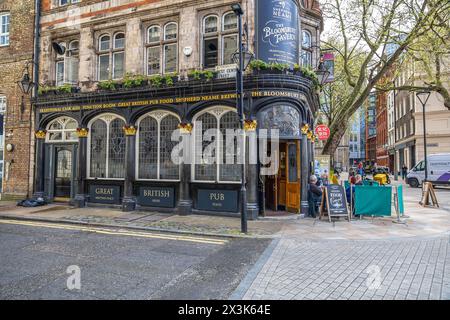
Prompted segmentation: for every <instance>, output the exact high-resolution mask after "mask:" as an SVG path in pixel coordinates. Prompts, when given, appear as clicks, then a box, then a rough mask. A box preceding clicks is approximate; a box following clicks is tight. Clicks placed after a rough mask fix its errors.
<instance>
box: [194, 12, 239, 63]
mask: <svg viewBox="0 0 450 320" xmlns="http://www.w3.org/2000/svg"><path fill="white" fill-rule="evenodd" d="M237 27H238V26H237V17H236V15H235V14H234V13H233V12H228V13H225V14H224V15H223V16H222V20H221V21H220V20H219V17H218V16H216V15H209V16H206V17H205V18H204V19H203V26H202V33H203V66H204V68H214V67H215V66H217V65H219V64H231V63H233V61H232V55H233V53H235V52H236V50H237V47H238V35H237Z"/></svg>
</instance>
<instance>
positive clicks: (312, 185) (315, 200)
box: [308, 175, 322, 217]
mask: <svg viewBox="0 0 450 320" xmlns="http://www.w3.org/2000/svg"><path fill="white" fill-rule="evenodd" d="M308 198H309V201H310V203H312V204H313V208H312V209H313V210H310V215H311V216H312V217H315V216H316V212H317V208H318V207H319V205H320V202H321V201H322V188H321V187H319V186H317V177H316V176H315V175H312V176H311V177H310V178H309V186H308ZM310 209H311V208H310Z"/></svg>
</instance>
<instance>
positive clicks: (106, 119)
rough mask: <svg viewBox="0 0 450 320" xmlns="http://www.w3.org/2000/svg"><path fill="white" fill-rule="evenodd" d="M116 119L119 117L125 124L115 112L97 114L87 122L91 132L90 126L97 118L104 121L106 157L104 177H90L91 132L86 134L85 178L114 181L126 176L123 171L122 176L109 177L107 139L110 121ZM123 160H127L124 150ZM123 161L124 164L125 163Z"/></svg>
mask: <svg viewBox="0 0 450 320" xmlns="http://www.w3.org/2000/svg"><path fill="white" fill-rule="evenodd" d="M116 119H121V120H122V121H123V122H124V123H125V125H126V123H127V122H126V120H125V118H124V117H122V116H120V115H118V114H115V113H102V114H99V115H97V116H96V117H94V118H92V119H91V120H89V122H88V126H87V127H88V129H89V132H91V127H92V124H93V123H94V122H95V121H97V120H101V121H103V122H105V123H106V159H105V162H106V163H105V176H106V177H105V178H100V177H92V176H91V143H92V134H91V133H89V135H88V141H87V150H86V151H87V152H86V158H87V159H86V162H87V168H86V177H87V178H86V179H87V180H114V181H125V176H126V172H124V177H123V178H109V177H108V176H109V139H110V131H111V128H110V125H111V122H113V121H114V120H116ZM124 135H125V133H124ZM124 161H125V162H126V161H127V155H126V152H125V160H124ZM125 162H124V165H125Z"/></svg>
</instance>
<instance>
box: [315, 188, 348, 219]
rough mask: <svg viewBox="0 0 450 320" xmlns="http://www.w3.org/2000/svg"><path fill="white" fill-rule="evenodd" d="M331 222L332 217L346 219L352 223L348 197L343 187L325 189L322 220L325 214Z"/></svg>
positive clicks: (321, 207) (321, 212)
mask: <svg viewBox="0 0 450 320" xmlns="http://www.w3.org/2000/svg"><path fill="white" fill-rule="evenodd" d="M325 211H326V212H327V214H328V219H329V220H330V222H331V218H332V217H346V218H348V221H350V212H349V210H348V207H347V195H346V193H345V189H344V187H343V186H341V185H338V184H332V185H329V186H327V187H325V191H324V193H323V196H322V203H321V206H320V219H322V217H323V216H324V214H325Z"/></svg>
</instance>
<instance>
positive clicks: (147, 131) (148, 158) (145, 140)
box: [139, 117, 158, 179]
mask: <svg viewBox="0 0 450 320" xmlns="http://www.w3.org/2000/svg"><path fill="white" fill-rule="evenodd" d="M157 167H158V123H157V122H156V120H155V119H154V118H152V117H146V118H145V119H143V120H142V121H141V122H140V124H139V179H157V178H158V170H157Z"/></svg>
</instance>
